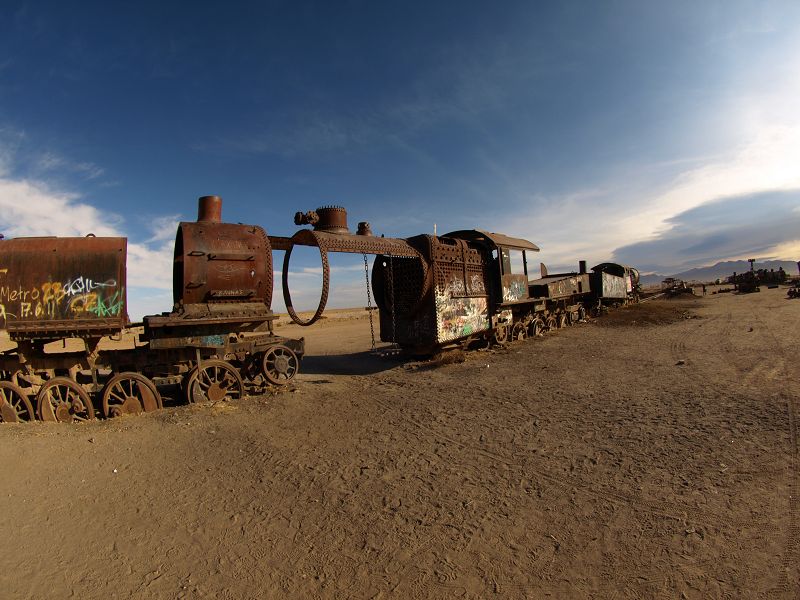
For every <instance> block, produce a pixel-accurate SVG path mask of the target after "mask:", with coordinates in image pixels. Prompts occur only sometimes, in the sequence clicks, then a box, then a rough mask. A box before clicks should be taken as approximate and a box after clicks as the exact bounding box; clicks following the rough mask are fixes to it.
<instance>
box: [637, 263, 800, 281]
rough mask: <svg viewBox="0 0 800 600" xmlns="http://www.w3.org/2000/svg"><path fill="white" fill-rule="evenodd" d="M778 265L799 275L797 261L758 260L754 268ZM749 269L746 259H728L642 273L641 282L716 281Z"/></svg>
mask: <svg viewBox="0 0 800 600" xmlns="http://www.w3.org/2000/svg"><path fill="white" fill-rule="evenodd" d="M778 267H783V270H784V271H786V273H788V275H789V276H790V277H792V276H794V275H797V263H796V262H792V261H790V260H764V261H758V260H757V261H756V263H755V265H754V267H753V268H755V269H775V270H776V271H777V270H778ZM749 270H750V263H749V262H747V261H746V260H726V261H723V262H718V263H717V264H715V265H712V266H710V267H698V268H696V269H689V270H688V271H682V272H680V273H675V274H674V275H662V274H660V273H650V274H648V275H642V276H641V278H640V280H639V282H640V283H641V285H643V286H647V285H654V284H657V283H661V282H662V281H664V279H666V278H667V277H674V278H675V279H683V280H684V281H715V280H717V279H725V278H726V277H728V276H729V275H733V273H734V272H736V273H743V272H744V271H749Z"/></svg>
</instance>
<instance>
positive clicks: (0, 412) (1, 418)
mask: <svg viewBox="0 0 800 600" xmlns="http://www.w3.org/2000/svg"><path fill="white" fill-rule="evenodd" d="M35 419H36V415H35V413H34V412H33V405H32V404H31V401H30V400H29V399H28V394H26V393H25V392H24V391H23V390H22V388H21V387H19V386H18V385H16V384H14V383H11V382H10V381H0V423H19V422H25V421H33V420H35Z"/></svg>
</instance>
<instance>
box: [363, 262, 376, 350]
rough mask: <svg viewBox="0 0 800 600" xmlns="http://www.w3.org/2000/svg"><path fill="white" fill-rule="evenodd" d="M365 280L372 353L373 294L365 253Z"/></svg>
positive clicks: (373, 332) (373, 333)
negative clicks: (371, 292) (370, 288)
mask: <svg viewBox="0 0 800 600" xmlns="http://www.w3.org/2000/svg"><path fill="white" fill-rule="evenodd" d="M364 279H365V280H366V282H367V312H368V313H369V335H370V339H371V340H372V351H373V352H375V325H374V323H373V322H372V294H370V291H369V262H368V261H367V253H366V252H365V253H364Z"/></svg>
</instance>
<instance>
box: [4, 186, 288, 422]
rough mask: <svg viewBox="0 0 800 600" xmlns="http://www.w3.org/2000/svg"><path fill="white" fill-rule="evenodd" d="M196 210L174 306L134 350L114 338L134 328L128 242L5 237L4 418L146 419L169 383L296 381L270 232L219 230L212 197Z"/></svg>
mask: <svg viewBox="0 0 800 600" xmlns="http://www.w3.org/2000/svg"><path fill="white" fill-rule="evenodd" d="M199 204H200V206H199V215H198V219H197V221H196V222H185V223H181V224H180V225H179V227H178V231H177V235H176V239H175V250H174V264H173V296H174V307H173V310H172V312H170V313H164V314H161V315H154V316H148V317H145V318H144V322H143V329H142V330H141V332H139V333H137V334H136V335H133V336H130V335H128V336H127V337H128V338H129V339H128V347H127V348H126V347H124V345H123V344H120V343H117V344H115V343H113V341H114V340H115V339H116V340H117V341H118V342H119V341H121V338H122V335H123V332H124V331H126V328H127V327H128V326H129V325H130V324H129V323H128V316H127V310H126V251H127V240H126V239H125V238H101V237H94V236H91V235H90V236H88V237H85V238H56V237H47V238H17V239H11V240H1V241H0V276H2V278H3V280H2V281H0V326H2V327H3V328H4V329H5V330H6V331H7V332H8V336H9V338H10V342H11V343H9V344H7V346H8V347H7V348H6V349H5V350H4V351H2V352H0V374H1V375H2V380H0V420H2V421H29V420H33V419H34V418H35V417H38V418H39V419H42V420H45V421H81V420H88V419H93V418H94V416H95V409H96V408H95V407H96V406H99V407H102V412H103V414H104V415H105V416H107V417H111V416H115V415H120V414H126V413H139V412H142V411H151V410H156V409H158V408H160V407H161V406H162V398H161V392H160V390H163V389H164V388H165V387H171V388H176V387H180V388H182V391H183V394H185V397H186V399H187V400H188V401H190V402H193V401H197V400H201V399H210V400H220V399H222V398H225V397H228V398H236V397H238V396H241V395H243V394H244V393H245V391H246V389H247V388H255V389H262V388H263V387H264V385H265V384H266V383H272V384H278V385H281V384H284V383H286V382H288V381H289V380H291V379H292V378H293V377H294V375H295V374H296V373H297V371H298V369H299V366H300V360H301V359H302V356H303V352H304V343H303V340H302V339H300V340H293V339H286V338H282V337H278V336H276V335H275V334H274V332H273V320H274V319H275V315H274V314H273V313H272V310H271V308H270V304H271V300H272V253H271V249H270V245H269V238H268V237H267V235H266V232H265V231H264V230H263V229H262V228H261V227H258V226H256V225H241V224H238V225H235V224H231V223H223V222H222V219H221V199H220V198H219V197H217V196H205V197H203V198H200V203H199ZM109 341H111V342H112V343H109ZM13 343H15V344H16V347H13ZM34 405H35V408H34Z"/></svg>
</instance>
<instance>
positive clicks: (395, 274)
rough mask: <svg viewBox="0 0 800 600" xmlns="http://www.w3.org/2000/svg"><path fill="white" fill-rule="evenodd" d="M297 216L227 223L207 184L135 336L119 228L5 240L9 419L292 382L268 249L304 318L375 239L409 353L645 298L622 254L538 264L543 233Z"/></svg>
mask: <svg viewBox="0 0 800 600" xmlns="http://www.w3.org/2000/svg"><path fill="white" fill-rule="evenodd" d="M295 223H296V224H297V225H311V226H312V228H311V229H301V230H300V231H298V232H297V233H295V234H294V235H293V236H292V237H280V236H267V234H266V232H265V231H264V230H263V229H262V228H261V227H259V226H256V225H241V224H238V225H234V224H230V223H223V222H222V219H221V199H220V198H219V197H217V196H204V197H202V198H200V206H199V215H198V219H197V221H196V222H185V223H181V224H180V226H179V227H178V232H177V235H176V239H175V251H174V262H173V295H174V306H173V310H172V312H170V313H163V314H161V315H153V316H147V317H145V318H144V321H143V324H142V330H141V331H140V332H138V333H137V334H136V335H134V336H132V341H130V344H131V346H130V347H129V348H127V349H122V348H120V347H118V346H114V345H113V344H112V346H111V347H109V345H108V340H109V338H111V339H112V340H113V339H114V338H117V339H120V338H121V337H122V335H123V332H125V331H127V330H126V328H127V327H128V326H129V323H128V318H127V311H126V293H125V286H126V239H125V238H97V237H92V236H89V237H86V238H18V239H12V240H0V276H2V277H4V278H5V279H4V280H3V281H2V285H0V326H2V327H4V328H5V330H6V331H7V332H8V335H9V338H10V340H11V341H12V342H15V343H16V347H9V348H8V349H6V350H5V351H0V376H1V378H0V420H2V421H26V420H33V419H34V418H35V417H37V416H38V418H40V419H42V420H45V421H76V420H78V421H79V420H88V419H92V418H94V414H95V405H98V406H101V407H102V412H103V414H104V415H105V416H106V417H112V416H116V415H121V414H130V413H139V412H143V411H150V410H155V409H157V408H159V407H161V405H162V398H161V390H163V389H165V388H171V389H177V388H180V389H181V390H182V392H183V394H184V396H185V398H186V400H188V401H189V402H195V401H198V400H203V399H211V400H220V399H223V398H226V397H227V398H237V397H239V396H241V395H243V394H244V393H245V391H246V390H250V391H260V390H263V388H264V386H265V385H266V384H268V383H271V384H276V385H281V384H285V383H287V382H288V381H290V380H291V379H292V378H293V377H294V376H295V374H296V373H297V372H298V370H299V367H300V361H301V359H302V357H303V354H304V350H305V348H304V340H303V339H299V340H294V339H287V338H283V337H278V336H276V335H275V333H274V331H273V321H274V319H275V315H274V314H273V312H272V310H271V301H272V288H273V281H272V251H273V250H282V251H284V252H285V256H284V261H283V278H282V283H283V295H284V300H285V302H286V307H287V310H288V312H289V314H290V316H291V317H292V319H293V320H294V321H296V322H297V323H299V324H300V325H311V324H312V323H314V322H315V321H316V320H317V319H319V317H320V316H321V315H322V313H323V311H324V310H325V305H326V303H327V299H328V292H329V283H330V268H329V265H328V258H327V253H328V252H350V253H358V254H363V255H364V264H365V270H366V271H367V275H368V274H369V270H368V261H367V254H373V255H376V258H375V260H374V262H373V266H372V285H371V288H372V294H373V295H374V297H375V301H376V304H377V308H378V310H379V318H380V336H381V339H382V340H383V341H386V342H393V343H396V344H398V345H399V346H400V347H402V348H403V349H405V350H406V351H409V352H411V353H416V354H419V353H428V352H431V351H433V350H435V349H437V348H442V347H445V346H449V345H454V344H468V343H469V342H471V341H477V340H481V341H485V342H486V341H488V342H495V343H504V342H505V341H506V340H508V339H522V338H525V337H527V336H532V335H537V334H538V333H540V332H542V331H544V330H547V329H555V328H558V327H564V326H566V325H568V324H570V323H573V322H575V321H578V320H581V319H583V318H584V317H585V316H586V314H587V313H588V312H595V313H596V312H599V311H600V310H602V308H603V307H604V306H608V305H618V304H627V303H629V302H632V301H636V300H637V299H638V293H639V286H638V282H639V274H638V272H637V271H636V270H635V269H633V268H631V267H627V266H624V265H618V264H614V263H603V264H600V265H597V266H596V267H594V268H593V269H592V272H591V273H589V272H587V270H586V263H585V262H583V261H581V263H580V267H579V270H578V271H576V272H570V273H559V274H552V275H551V274H548V273H547V270H546V269H545V268H544V265H542V266H541V277H539V278H536V279H531V278H530V274H529V266H528V261H529V258H530V256H531V253H533V252H537V251H538V250H539V248H538V247H537V246H536V245H534V244H532V243H531V242H529V241H527V240H524V239H518V238H512V237H509V236H505V235H502V234H497V233H489V232H486V231H481V230H462V231H454V232H452V233H449V234H446V235H444V236H438V237H437V236H433V235H418V236H414V237H411V238H407V239H399V238H386V237H382V236H381V237H376V236H374V235H373V234H372V232H371V230H370V226H369V223H365V222H362V223H359V225H358V230H357V232H356V233H355V234H352V233H351V232H350V230H349V229H348V226H347V213H346V211H345V210H344V209H343V208H341V207H335V206H333V207H323V208H320V209H317V210H316V211H309V212H307V213H297V214H296V215H295ZM296 245H302V246H316V247H317V248H318V249H319V252H320V257H321V261H322V267H323V269H322V272H323V285H322V292H321V296H320V302H319V306H318V307H317V310H316V312H315V314H314V315H313V317H311V318H310V319H308V320H306V321H304V320H302V319H300V317H299V316H298V315H297V313H296V312H295V310H294V307H293V305H292V299H291V294H290V292H289V286H288V273H289V262H290V258H291V254H292V249H293V247H294V246H296ZM367 289H368V290H369V286H368V288H367ZM129 337H130V336H129ZM68 340H69V342H70V343H72V344H73V346H69V345H68ZM75 343H77V344H78V347H74V344H75ZM104 344H105V345H104ZM54 346H57V347H54ZM34 403H35V405H36V406H35V411H34Z"/></svg>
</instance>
